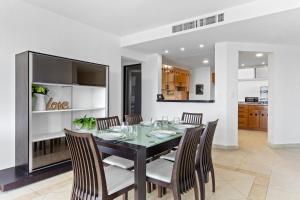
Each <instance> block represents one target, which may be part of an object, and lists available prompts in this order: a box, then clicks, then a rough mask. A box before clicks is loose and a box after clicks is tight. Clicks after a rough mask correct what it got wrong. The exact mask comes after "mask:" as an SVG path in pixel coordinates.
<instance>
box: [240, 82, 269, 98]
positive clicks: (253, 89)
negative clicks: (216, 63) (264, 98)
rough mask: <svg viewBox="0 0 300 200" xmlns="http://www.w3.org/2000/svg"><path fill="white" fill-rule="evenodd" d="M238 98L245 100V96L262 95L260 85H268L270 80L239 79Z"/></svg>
mask: <svg viewBox="0 0 300 200" xmlns="http://www.w3.org/2000/svg"><path fill="white" fill-rule="evenodd" d="M238 84H239V85H238V90H239V91H238V99H239V101H245V97H260V87H261V86H268V81H239V83H238Z"/></svg>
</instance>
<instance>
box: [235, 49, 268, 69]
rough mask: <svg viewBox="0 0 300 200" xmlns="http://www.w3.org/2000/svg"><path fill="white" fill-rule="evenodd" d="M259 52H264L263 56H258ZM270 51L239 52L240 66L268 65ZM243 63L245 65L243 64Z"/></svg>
mask: <svg viewBox="0 0 300 200" xmlns="http://www.w3.org/2000/svg"><path fill="white" fill-rule="evenodd" d="M257 53H262V57H257V56H256V54H257ZM268 55H269V53H268V52H250V51H240V52H239V67H240V68H243V67H256V66H265V65H268ZM242 65H243V66H242Z"/></svg>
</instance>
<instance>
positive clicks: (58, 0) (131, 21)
mask: <svg viewBox="0 0 300 200" xmlns="http://www.w3.org/2000/svg"><path fill="white" fill-rule="evenodd" d="M24 1H26V2H29V3H31V4H33V5H36V6H39V7H41V8H44V9H46V10H49V11H52V12H55V13H57V14H60V15H63V16H65V17H68V18H71V19H74V20H77V21H80V22H82V23H85V24H89V25H91V26H94V27H97V28H99V29H101V30H103V31H105V32H110V33H113V34H116V35H120V36H123V35H127V34H132V33H135V32H140V31H143V30H147V29H151V28H155V27H157V26H161V25H165V24H169V23H173V22H176V21H180V20H184V19H187V18H191V17H195V16H200V15H203V14H206V13H210V12H214V11H217V10H222V9H225V8H229V7H233V6H237V5H241V4H245V3H249V2H252V1H254V0H184V1H183V0H106V1H105V0H24Z"/></svg>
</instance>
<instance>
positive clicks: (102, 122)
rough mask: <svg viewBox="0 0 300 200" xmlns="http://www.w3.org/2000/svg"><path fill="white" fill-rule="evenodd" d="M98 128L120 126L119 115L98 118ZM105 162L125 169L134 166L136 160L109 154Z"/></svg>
mask: <svg viewBox="0 0 300 200" xmlns="http://www.w3.org/2000/svg"><path fill="white" fill-rule="evenodd" d="M96 123H97V129H98V130H105V129H109V128H110V127H112V126H119V125H120V120H119V117H118V116H113V117H106V118H96ZM103 162H104V163H105V164H108V165H114V166H117V167H121V168H123V169H131V168H133V167H134V162H133V161H132V160H128V159H126V158H122V157H118V156H108V157H107V158H104V159H103Z"/></svg>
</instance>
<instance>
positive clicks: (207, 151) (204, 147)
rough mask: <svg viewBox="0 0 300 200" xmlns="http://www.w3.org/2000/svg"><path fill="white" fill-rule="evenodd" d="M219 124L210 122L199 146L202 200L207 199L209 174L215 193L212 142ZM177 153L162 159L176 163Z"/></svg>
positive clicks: (198, 160) (198, 170) (169, 154)
mask: <svg viewBox="0 0 300 200" xmlns="http://www.w3.org/2000/svg"><path fill="white" fill-rule="evenodd" d="M217 124H218V120H216V121H212V122H208V124H207V126H206V128H205V130H204V131H203V133H202V135H201V137H200V144H199V145H198V149H197V154H196V171H197V176H198V179H199V185H200V190H201V196H200V197H201V200H204V199H205V187H204V184H205V183H208V180H209V179H208V174H209V172H211V177H212V185H213V192H215V173H214V167H213V162H212V156H211V153H212V141H213V137H214V134H215V130H216V127H217ZM176 153H177V151H172V152H170V153H168V154H166V155H163V156H161V157H160V158H162V159H165V160H168V161H172V162H175V158H176Z"/></svg>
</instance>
